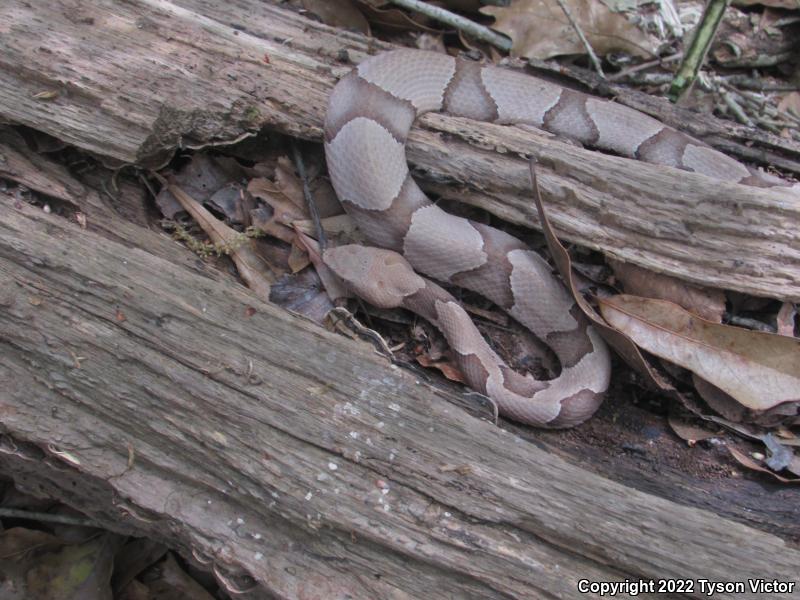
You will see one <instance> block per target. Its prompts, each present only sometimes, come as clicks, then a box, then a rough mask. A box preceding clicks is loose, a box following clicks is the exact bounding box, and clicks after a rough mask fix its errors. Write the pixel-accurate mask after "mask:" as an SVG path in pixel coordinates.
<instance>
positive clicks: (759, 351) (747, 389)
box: [599, 294, 800, 411]
mask: <svg viewBox="0 0 800 600" xmlns="http://www.w3.org/2000/svg"><path fill="white" fill-rule="evenodd" d="M599 302H600V312H601V314H602V315H603V317H605V319H606V321H608V322H609V323H611V325H613V326H614V327H616V328H617V329H619V330H620V331H623V332H625V333H626V334H627V335H628V336H630V338H631V339H632V340H633V341H634V342H636V344H638V345H639V347H641V348H643V349H645V350H647V351H648V352H651V353H652V354H655V355H656V356H659V357H661V358H663V359H666V360H669V361H670V362H673V363H675V364H677V365H680V366H682V367H684V368H686V369H689V370H690V371H692V372H693V373H696V374H697V375H699V376H700V377H702V378H703V379H706V380H707V381H709V382H710V383H712V384H713V385H715V386H717V387H718V388H720V389H721V390H722V391H724V392H725V393H727V394H729V395H731V396H732V397H733V398H735V399H736V400H737V401H738V402H740V403H741V404H743V405H744V406H746V407H747V408H749V409H750V410H754V411H766V410H768V409H771V408H773V407H776V406H778V405H779V404H783V403H788V402H797V401H800V340H798V339H795V338H788V337H785V336H780V335H775V334H771V333H763V332H760V331H751V330H749V329H742V328H740V327H732V326H729V325H720V324H718V323H711V322H710V321H705V320H703V319H701V318H699V317H696V316H694V315H692V314H691V313H690V312H688V311H686V310H684V309H683V308H681V307H680V306H678V305H677V304H673V303H672V302H667V301H665V300H652V299H650V298H640V297H637V296H629V295H627V294H622V295H619V296H613V297H611V298H606V299H600V300H599Z"/></svg>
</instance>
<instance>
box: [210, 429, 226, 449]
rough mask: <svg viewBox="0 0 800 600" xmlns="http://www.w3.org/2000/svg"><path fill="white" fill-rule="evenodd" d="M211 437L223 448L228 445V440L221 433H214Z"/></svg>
mask: <svg viewBox="0 0 800 600" xmlns="http://www.w3.org/2000/svg"><path fill="white" fill-rule="evenodd" d="M211 437H212V438H214V441H216V442H218V443H219V444H221V445H222V446H227V445H228V438H227V437H226V436H225V434H224V433H222V432H221V431H212V432H211Z"/></svg>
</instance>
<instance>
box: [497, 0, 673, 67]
mask: <svg viewBox="0 0 800 600" xmlns="http://www.w3.org/2000/svg"><path fill="white" fill-rule="evenodd" d="M564 1H565V2H566V4H567V7H568V8H569V9H570V12H571V13H572V16H573V18H574V19H575V20H576V21H577V23H578V25H579V27H580V28H581V30H582V31H583V33H584V35H585V36H586V38H587V39H588V41H589V43H590V44H591V46H592V48H593V49H594V51H595V52H596V53H597V54H599V55H605V54H607V53H609V52H613V51H620V50H621V51H625V52H628V53H629V54H633V55H635V56H641V57H645V58H652V57H653V56H655V55H656V52H657V50H658V46H659V43H658V41H657V40H656V39H654V38H652V37H650V36H648V35H647V34H646V33H644V32H643V31H642V30H641V29H639V27H638V26H636V25H635V24H634V23H633V22H631V21H629V20H628V19H627V18H625V16H624V15H621V14H618V13H614V12H612V11H611V10H610V9H609V8H608V7H607V6H606V5H605V4H603V3H602V2H600V1H599V0H564ZM481 12H482V13H483V14H486V15H491V16H493V17H494V18H495V24H494V26H493V29H496V30H497V31H500V32H501V33H505V34H506V35H508V36H509V37H510V38H511V40H512V41H513V46H512V48H511V54H512V56H524V57H525V58H540V59H546V58H552V57H554V56H563V55H571V54H585V53H586V48H585V47H584V45H583V43H582V42H581V40H580V38H579V37H578V34H577V33H576V32H575V29H574V28H573V27H572V25H571V24H570V22H569V20H568V19H567V17H566V15H565V14H564V11H563V10H562V9H561V7H559V5H558V4H557V3H556V2H550V1H548V0H517V1H516V2H512V3H511V5H510V6H507V7H503V6H487V7H484V8H482V9H481Z"/></svg>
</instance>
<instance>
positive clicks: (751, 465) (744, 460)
mask: <svg viewBox="0 0 800 600" xmlns="http://www.w3.org/2000/svg"><path fill="white" fill-rule="evenodd" d="M728 450H729V451H730V453H731V455H732V456H733V458H735V459H736V461H737V462H738V463H739V464H740V465H742V466H743V467H746V468H748V469H751V470H753V471H759V472H761V473H766V474H767V475H771V476H772V477H774V478H775V479H777V480H778V481H780V482H781V483H800V478H797V479H790V478H787V477H783V476H782V475H778V474H777V473H775V471H771V470H770V469H767V468H766V467H762V466H761V465H760V464H759V463H758V462H757V461H756V460H755V459H753V458H750V457H749V456H747V455H746V454H745V453H744V452H740V451H739V450H737V449H736V448H733V447H731V446H728Z"/></svg>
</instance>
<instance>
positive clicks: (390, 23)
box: [358, 0, 438, 33]
mask: <svg viewBox="0 0 800 600" xmlns="http://www.w3.org/2000/svg"><path fill="white" fill-rule="evenodd" d="M358 3H359V5H360V6H361V11H362V12H363V13H364V16H365V17H367V20H368V21H369V22H370V23H372V24H373V25H377V26H379V27H383V28H385V29H388V30H392V31H399V32H402V31H428V32H431V33H436V32H437V31H438V30H437V29H434V28H432V27H428V26H427V24H428V23H430V19H429V18H428V17H426V16H425V15H423V14H421V13H418V12H411V13H407V12H405V11H403V10H400V9H399V8H393V5H392V3H391V2H388V1H387V0H358Z"/></svg>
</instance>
